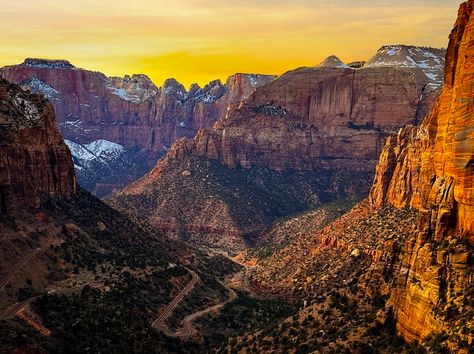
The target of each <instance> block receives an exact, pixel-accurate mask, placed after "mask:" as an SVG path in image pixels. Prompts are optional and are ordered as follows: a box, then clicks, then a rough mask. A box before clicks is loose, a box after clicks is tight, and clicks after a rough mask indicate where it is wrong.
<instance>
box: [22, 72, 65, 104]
mask: <svg viewBox="0 0 474 354" xmlns="http://www.w3.org/2000/svg"><path fill="white" fill-rule="evenodd" d="M21 88H23V89H27V90H30V91H31V92H32V93H39V94H42V95H43V96H45V97H46V98H47V99H57V96H58V95H59V92H58V91H57V90H55V89H54V88H52V87H51V86H49V85H48V84H47V83H46V82H44V81H41V80H39V79H37V78H36V77H33V78H31V79H29V80H27V81H25V82H24V83H22V84H21Z"/></svg>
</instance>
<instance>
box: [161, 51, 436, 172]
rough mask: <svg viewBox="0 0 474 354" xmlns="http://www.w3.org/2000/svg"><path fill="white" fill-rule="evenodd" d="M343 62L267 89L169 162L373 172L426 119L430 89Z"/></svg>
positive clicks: (408, 75) (291, 75) (298, 73)
mask: <svg viewBox="0 0 474 354" xmlns="http://www.w3.org/2000/svg"><path fill="white" fill-rule="evenodd" d="M336 59H337V58H336ZM336 59H335V58H329V59H328V60H326V61H325V62H324V64H322V65H320V66H317V67H314V68H301V69H297V70H294V71H291V72H288V73H286V74H284V75H283V76H281V77H280V78H278V79H277V80H274V81H272V82H270V83H269V84H267V85H265V86H263V87H261V88H259V89H258V90H257V91H256V92H255V93H254V94H253V95H251V96H250V97H249V98H248V99H247V100H246V101H245V102H244V103H242V104H241V105H240V106H239V107H237V108H236V109H234V110H232V111H230V112H229V114H228V115H227V117H226V118H225V119H221V120H219V121H218V122H217V123H216V125H215V126H214V127H213V129H205V130H201V131H200V132H199V133H198V134H197V136H196V138H195V139H194V140H181V141H179V142H178V143H177V144H176V145H175V146H174V147H173V148H172V149H171V151H170V153H169V156H170V157H171V158H174V157H177V158H180V157H182V156H184V155H186V154H195V155H198V156H205V157H208V158H211V159H217V160H219V161H221V162H222V163H223V164H225V165H226V166H228V167H230V168H234V167H236V166H241V167H243V168H250V167H251V166H266V167H269V168H271V169H274V170H277V171H281V170H285V169H295V170H312V169H315V168H318V167H323V168H334V167H335V166H338V167H340V166H345V167H347V168H352V169H357V170H364V171H373V169H374V167H375V164H376V161H377V159H378V156H379V154H380V152H381V150H382V147H383V145H384V142H385V139H386V138H387V136H388V135H389V134H391V133H394V132H396V131H398V129H399V128H401V127H403V126H405V125H406V124H416V123H417V122H418V121H419V120H420V118H422V117H420V114H421V111H424V108H422V105H423V104H424V100H423V99H422V101H423V102H422V103H421V104H420V97H422V92H423V89H424V88H425V86H426V85H427V84H428V83H429V82H428V79H427V78H426V77H425V76H424V75H419V74H420V73H419V72H418V71H417V70H415V71H411V70H407V69H398V68H362V69H358V70H356V69H352V68H349V67H347V66H342V67H341V66H340V65H341V64H340V61H337V60H336Z"/></svg>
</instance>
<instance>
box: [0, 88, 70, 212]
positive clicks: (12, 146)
mask: <svg viewBox="0 0 474 354" xmlns="http://www.w3.org/2000/svg"><path fill="white" fill-rule="evenodd" d="M0 145H1V148H0V213H1V214H7V213H9V212H11V211H12V209H16V208H20V207H39V204H40V198H41V196H42V194H45V195H49V196H54V197H59V196H62V197H65V198H70V197H72V196H73V195H74V194H75V192H76V176H75V173H74V167H73V164H72V160H71V153H70V152H69V149H68V148H67V146H66V144H64V142H63V140H62V137H61V134H60V132H59V129H58V127H57V125H56V119H55V115H54V110H53V107H52V106H51V104H50V103H49V102H48V101H47V100H46V99H44V98H43V97H42V96H40V95H36V94H30V93H27V92H24V91H23V90H21V88H20V87H18V86H17V85H14V84H11V83H9V82H7V81H5V80H0Z"/></svg>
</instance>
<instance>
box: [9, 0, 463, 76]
mask: <svg viewBox="0 0 474 354" xmlns="http://www.w3.org/2000/svg"><path fill="white" fill-rule="evenodd" d="M459 3H460V1H454V0H414V1H408V0H401V1H377V0H375V1H369V0H361V1H350V0H334V1H327V0H326V1H321V0H296V1H284V0H273V1H271V0H244V1H230V0H220V1H217V0H174V1H164V0H136V1H126V0H102V1H95V0H94V1H93V0H79V1H56V0H17V1H14V2H7V3H5V4H2V11H1V13H0V31H1V33H2V35H1V37H0V65H1V66H3V65H9V64H16V63H19V62H22V61H23V59H24V58H26V57H45V58H60V59H67V60H69V61H71V63H73V64H74V65H76V66H79V67H83V68H86V69H91V70H99V71H102V72H104V73H106V74H107V75H119V76H123V75H125V74H133V73H144V74H147V75H149V76H150V77H151V78H152V79H153V80H154V81H155V82H156V83H157V84H158V85H161V83H162V82H163V81H164V80H165V79H166V78H168V77H175V78H176V79H178V80H179V81H181V82H183V83H185V84H186V85H189V84H191V83H193V82H198V83H200V84H201V85H202V84H205V83H206V82H208V81H210V80H213V79H216V78H220V79H225V78H226V77H227V76H228V75H231V74H233V73H235V72H258V73H268V74H281V73H283V72H285V71H286V70H289V69H292V68H295V67H299V66H304V65H315V64H317V63H318V62H320V61H321V60H323V59H324V58H325V57H327V56H328V55H331V54H336V55H338V56H339V57H340V58H341V59H342V60H343V61H346V62H348V61H353V60H365V59H367V58H369V57H370V56H371V55H373V54H374V53H375V52H376V50H377V49H378V48H379V47H381V46H382V45H384V44H414V45H425V46H433V47H445V46H446V45H447V34H448V33H449V31H450V29H451V27H452V24H453V22H454V19H455V14H456V10H457V7H458V5H459Z"/></svg>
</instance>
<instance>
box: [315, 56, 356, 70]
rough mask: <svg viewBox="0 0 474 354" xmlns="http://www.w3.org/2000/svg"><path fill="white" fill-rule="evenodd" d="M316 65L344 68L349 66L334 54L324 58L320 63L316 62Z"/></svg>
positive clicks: (319, 66)
mask: <svg viewBox="0 0 474 354" xmlns="http://www.w3.org/2000/svg"><path fill="white" fill-rule="evenodd" d="M316 67H318V68H333V69H346V68H349V67H348V66H347V65H346V64H344V63H343V62H342V60H341V59H339V58H338V57H337V56H335V55H331V56H329V57H327V58H326V59H324V60H323V61H322V62H321V63H320V64H318V65H317V66H316Z"/></svg>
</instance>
